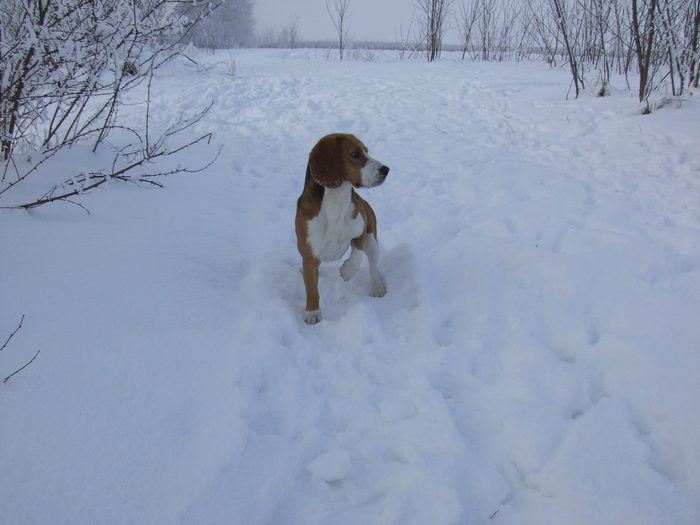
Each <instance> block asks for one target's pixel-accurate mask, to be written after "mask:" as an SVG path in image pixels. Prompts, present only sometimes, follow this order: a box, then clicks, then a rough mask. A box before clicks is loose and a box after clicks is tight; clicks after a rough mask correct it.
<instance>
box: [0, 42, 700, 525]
mask: <svg viewBox="0 0 700 525" xmlns="http://www.w3.org/2000/svg"><path fill="white" fill-rule="evenodd" d="M234 57H235V61H236V77H235V78H232V77H231V76H230V75H229V74H228V68H227V64H226V62H229V54H228V52H220V53H218V54H216V55H202V56H201V57H200V58H201V60H202V62H206V63H209V64H212V65H215V66H216V67H214V68H213V69H210V70H206V69H205V68H200V69H199V70H198V69H197V68H193V67H191V65H188V64H189V62H188V61H185V60H182V61H178V62H175V63H173V64H171V65H169V66H168V67H167V68H166V69H164V70H163V71H161V73H160V76H159V77H158V78H157V79H156V81H155V82H154V85H153V92H154V100H155V103H154V104H153V107H152V113H153V114H154V115H155V118H156V119H157V121H156V123H155V125H157V126H160V128H161V129H162V128H164V127H165V126H166V125H167V123H168V122H171V121H173V120H175V119H177V118H178V116H179V115H180V114H181V113H184V114H186V115H187V114H192V113H194V112H195V111H196V110H198V109H200V108H202V107H204V106H206V104H208V103H209V102H210V101H212V100H213V101H214V102H215V106H214V109H213V110H212V112H211V113H210V114H209V115H207V117H206V119H205V120H204V121H203V122H202V123H200V124H199V126H198V127H197V129H192V130H190V131H188V133H191V134H192V137H194V136H195V135H194V134H195V133H198V132H199V133H203V132H207V131H214V132H215V138H214V142H215V143H216V144H223V145H224V148H223V150H222V154H221V156H220V158H219V159H218V160H217V162H216V163H215V164H214V165H213V166H212V167H210V168H209V169H207V170H206V171H205V172H203V173H199V174H195V175H179V176H175V177H171V178H168V179H166V180H164V181H163V182H165V184H166V187H165V188H164V189H157V188H151V187H143V188H139V187H136V186H135V185H129V184H117V183H115V184H111V185H110V186H109V187H108V188H107V189H106V190H98V191H94V192H92V193H91V194H90V195H87V196H83V197H82V198H81V199H80V202H81V203H82V204H83V205H84V206H85V207H86V208H88V209H89V210H90V212H91V213H90V214H87V213H86V212H85V211H84V210H83V209H81V208H79V207H77V206H74V205H71V204H53V205H50V206H44V207H41V208H38V209H36V210H34V211H31V212H23V211H16V210H0V221H1V222H2V227H0V246H2V250H1V251H0V268H2V271H1V272H0V340H2V341H4V339H5V337H6V336H7V335H9V333H11V332H12V330H14V328H15V327H16V326H17V323H18V322H19V319H20V317H21V315H22V314H26V319H25V321H24V326H23V327H22V329H21V330H20V331H19V332H18V333H17V335H16V336H15V337H14V338H13V339H12V341H11V343H10V344H9V345H8V347H7V348H6V349H5V350H3V351H2V352H0V377H5V376H6V375H8V374H9V373H11V372H12V371H14V370H16V369H17V368H18V367H19V366H21V365H22V364H24V363H25V362H26V361H27V360H28V359H30V358H31V357H32V355H34V353H35V352H36V350H37V349H40V350H41V354H40V355H39V357H37V360H36V361H35V362H34V363H33V364H32V365H31V366H30V367H28V368H27V369H25V370H24V371H22V372H21V373H20V374H18V375H16V376H15V377H13V378H12V379H11V380H10V381H8V382H7V383H6V384H0V523H3V524H7V525H22V524H42V525H52V524H62V523H65V524H71V525H76V524H90V525H94V524H96V523H105V524H119V523H124V524H130V525H133V524H136V523H139V524H154V525H155V524H183V525H184V524H192V525H205V524H245V525H255V524H260V525H262V524H304V525H312V524H334V525H335V524H358V523H363V524H401V525H404V524H417V525H449V524H485V523H494V524H518V525H519V524H526V523H532V524H538V525H542V524H547V523H551V524H557V525H561V524H564V523H565V524H590V525H597V524H601V525H602V524H606V525H607V524H635V525H642V524H649V525H660V524H673V525H691V524H697V523H700V382H699V381H698V373H699V372H700V322H698V320H699V319H700V297H699V294H700V180H699V176H700V109H699V108H698V106H697V104H696V102H695V101H694V100H690V101H687V102H685V103H684V104H683V105H682V107H681V108H680V109H679V108H676V107H675V106H673V105H667V106H665V107H663V108H661V109H659V110H657V111H655V112H654V113H652V114H651V115H646V116H643V115H641V114H640V112H639V107H638V103H637V102H636V99H635V96H634V93H633V92H630V91H626V90H624V89H623V88H624V87H625V86H624V80H623V79H618V80H617V83H616V85H615V86H614V89H613V96H611V97H606V98H597V97H595V96H593V95H592V94H585V95H584V96H583V97H581V98H580V99H578V100H566V99H565V96H566V93H567V90H568V88H569V78H568V76H567V73H566V71H563V70H561V71H559V70H550V69H548V68H547V67H546V66H544V65H543V64H541V63H537V62H534V63H519V64H493V63H487V64H484V63H471V62H464V63H462V62H459V61H458V60H455V58H456V55H455V56H452V55H450V54H445V55H444V56H443V58H442V59H441V60H440V61H439V62H437V63H433V64H426V63H424V62H422V61H417V60H410V61H399V60H397V57H396V55H395V54H392V53H381V54H377V55H375V58H378V60H375V61H362V60H360V61H344V62H342V63H340V62H338V61H337V60H335V57H331V59H330V60H327V59H326V57H325V53H324V52H323V51H314V50H296V51H294V52H290V51H283V50H250V51H243V50H242V51H236V52H235V53H234ZM143 96H144V93H143V92H135V93H133V94H131V95H130V97H129V99H128V100H127V102H129V103H132V104H136V103H138V102H139V101H141V100H143ZM121 118H123V119H125V122H137V121H138V119H143V106H139V105H130V106H127V107H126V108H124V110H123V111H122V114H121ZM336 131H342V132H350V133H354V134H356V135H357V136H358V137H360V138H361V139H362V140H363V141H364V142H365V143H366V144H367V145H368V147H369V148H370V154H371V155H372V156H374V157H375V158H377V159H379V160H381V161H382V162H384V163H386V164H387V165H389V166H390V167H391V173H390V175H389V178H388V179H387V181H386V183H385V184H384V185H383V186H380V187H378V188H375V189H372V190H366V191H364V192H363V193H362V194H363V196H364V197H365V198H366V199H367V200H368V201H369V202H370V203H371V205H372V206H373V208H374V210H375V211H376V213H377V216H378V223H379V241H380V246H381V253H380V262H379V263H380V268H381V270H382V273H383V276H384V279H385V281H386V284H387V288H388V293H387V295H386V296H385V297H384V298H381V299H376V298H371V297H369V295H368V293H367V288H368V282H369V276H368V272H367V264H366V261H365V262H363V266H362V267H361V268H360V271H359V272H358V274H357V275H356V276H355V277H354V278H353V280H351V281H349V282H348V283H345V282H343V280H342V278H341V277H340V275H339V273H338V269H339V267H340V264H341V262H342V261H338V262H337V263H331V264H324V265H323V266H322V269H321V280H320V290H321V302H322V308H323V312H324V320H323V321H322V322H321V323H320V324H318V325H315V326H306V325H305V324H304V323H303V321H302V312H303V308H304V292H303V284H302V279H301V275H300V273H299V268H300V258H299V255H298V253H297V251H296V246H295V240H294V224H293V220H294V212H295V203H296V199H297V197H298V195H299V193H300V192H301V188H302V184H303V179H304V169H305V166H306V158H307V155H308V151H309V149H310V148H311V147H312V146H313V144H314V143H315V142H316V141H317V140H318V138H320V137H321V136H322V135H324V134H326V133H330V132H336ZM216 144H213V145H212V146H211V147H209V148H198V149H196V150H193V151H191V152H190V153H189V154H188V157H187V158H186V159H185V160H186V162H187V163H189V164H192V165H193V166H201V165H204V164H206V162H207V161H208V160H209V159H210V158H211V156H212V155H214V154H215V152H216ZM93 162H95V159H94V156H93V155H92V154H90V153H88V152H86V151H82V150H81V149H80V148H78V149H75V150H73V151H71V152H70V153H69V154H68V155H67V156H66V157H65V158H64V159H63V160H62V164H60V167H59V168H58V173H57V174H56V176H57V177H58V178H59V179H65V178H69V177H71V176H73V175H75V172H74V171H73V170H76V169H77V170H82V169H84V168H83V166H85V165H87V164H90V163H93ZM33 184H35V183H32V184H30V185H27V186H25V188H24V189H22V190H21V191H23V192H25V193H27V192H30V193H31V191H35V192H39V194H38V195H37V194H32V195H31V196H32V197H37V196H40V190H39V188H38V186H37V187H36V188H35V187H34V186H33ZM20 197H21V196H20V195H15V196H8V197H4V198H3V200H2V201H0V205H3V206H7V205H9V204H12V203H13V202H12V199H13V198H15V199H20ZM0 342H1V341H0Z"/></svg>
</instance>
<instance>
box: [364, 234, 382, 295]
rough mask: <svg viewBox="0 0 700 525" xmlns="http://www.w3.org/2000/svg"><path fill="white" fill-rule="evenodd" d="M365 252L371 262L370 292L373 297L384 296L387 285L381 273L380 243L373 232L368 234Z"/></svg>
mask: <svg viewBox="0 0 700 525" xmlns="http://www.w3.org/2000/svg"><path fill="white" fill-rule="evenodd" d="M364 251H365V254H366V255H367V261H368V262H369V280H370V284H369V294H370V295H371V296H372V297H384V295H385V294H386V286H384V280H383V279H382V275H381V274H380V273H379V268H378V265H377V260H378V259H379V243H378V242H377V239H376V237H375V236H374V235H373V234H371V233H370V234H368V235H367V239H366V240H365V248H364Z"/></svg>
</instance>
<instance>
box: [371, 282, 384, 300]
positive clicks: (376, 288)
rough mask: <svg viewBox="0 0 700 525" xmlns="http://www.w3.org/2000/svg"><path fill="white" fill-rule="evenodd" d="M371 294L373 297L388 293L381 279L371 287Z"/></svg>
mask: <svg viewBox="0 0 700 525" xmlns="http://www.w3.org/2000/svg"><path fill="white" fill-rule="evenodd" d="M369 294H370V295H371V296H372V297H384V296H385V295H386V286H384V283H382V282H381V281H378V282H374V283H372V284H371V285H370V287H369Z"/></svg>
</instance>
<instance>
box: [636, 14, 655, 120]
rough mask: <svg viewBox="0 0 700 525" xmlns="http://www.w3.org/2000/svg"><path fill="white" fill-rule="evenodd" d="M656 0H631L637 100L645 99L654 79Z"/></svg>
mask: <svg viewBox="0 0 700 525" xmlns="http://www.w3.org/2000/svg"><path fill="white" fill-rule="evenodd" d="M656 11H657V0H632V37H633V39H634V40H633V41H634V48H635V51H636V54H637V68H638V72H639V101H640V102H644V101H645V100H646V101H647V109H649V107H648V98H649V95H650V94H651V88H652V85H653V79H654V68H655V67H656V63H655V61H652V53H653V52H654V39H655V38H656V25H657V21H656Z"/></svg>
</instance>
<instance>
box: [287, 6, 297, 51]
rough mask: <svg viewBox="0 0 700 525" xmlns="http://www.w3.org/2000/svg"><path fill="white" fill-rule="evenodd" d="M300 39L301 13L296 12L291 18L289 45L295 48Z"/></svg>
mask: <svg viewBox="0 0 700 525" xmlns="http://www.w3.org/2000/svg"><path fill="white" fill-rule="evenodd" d="M298 41H299V15H298V14H296V13H294V14H293V15H292V16H291V17H290V20H289V47H290V48H291V49H294V48H295V47H297V42H298Z"/></svg>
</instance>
